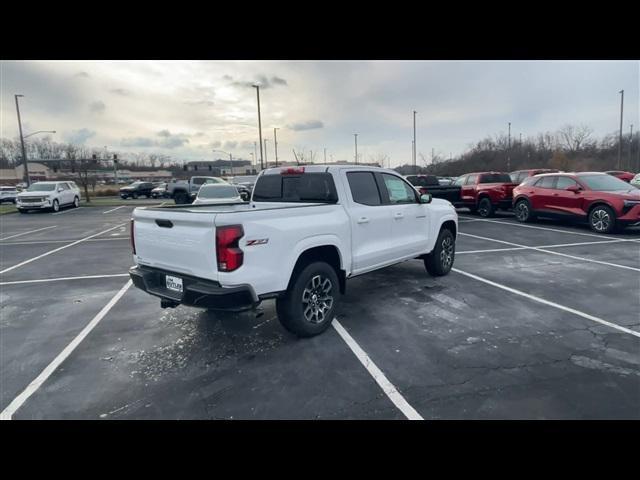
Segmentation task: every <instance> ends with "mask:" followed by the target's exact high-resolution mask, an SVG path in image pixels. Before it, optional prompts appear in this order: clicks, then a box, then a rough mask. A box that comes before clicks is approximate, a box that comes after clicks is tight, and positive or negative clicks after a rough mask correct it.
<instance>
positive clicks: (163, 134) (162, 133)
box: [158, 130, 171, 137]
mask: <svg viewBox="0 0 640 480" xmlns="http://www.w3.org/2000/svg"><path fill="white" fill-rule="evenodd" d="M158 136H159V137H170V136H171V132H170V131H169V130H160V131H159V132H158Z"/></svg>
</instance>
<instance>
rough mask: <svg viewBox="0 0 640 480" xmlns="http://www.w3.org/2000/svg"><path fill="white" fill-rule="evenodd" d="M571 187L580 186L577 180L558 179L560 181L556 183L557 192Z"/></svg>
mask: <svg viewBox="0 0 640 480" xmlns="http://www.w3.org/2000/svg"><path fill="white" fill-rule="evenodd" d="M571 185H578V184H577V183H576V181H575V180H573V179H571V178H569V177H558V181H557V182H556V186H555V188H556V189H557V190H566V188H567V187H570V186H571Z"/></svg>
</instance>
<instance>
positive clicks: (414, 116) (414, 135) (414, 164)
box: [413, 110, 418, 173]
mask: <svg viewBox="0 0 640 480" xmlns="http://www.w3.org/2000/svg"><path fill="white" fill-rule="evenodd" d="M416 113H418V112H416V111H415V110H414V111H413V172H414V173H416Z"/></svg>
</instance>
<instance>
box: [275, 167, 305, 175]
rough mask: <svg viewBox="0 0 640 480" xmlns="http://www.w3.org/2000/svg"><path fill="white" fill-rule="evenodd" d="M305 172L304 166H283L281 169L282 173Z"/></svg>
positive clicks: (296, 173)
mask: <svg viewBox="0 0 640 480" xmlns="http://www.w3.org/2000/svg"><path fill="white" fill-rule="evenodd" d="M303 173H304V167H298V168H283V169H282V170H280V175H301V174H303Z"/></svg>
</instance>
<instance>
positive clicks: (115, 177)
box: [113, 153, 118, 185]
mask: <svg viewBox="0 0 640 480" xmlns="http://www.w3.org/2000/svg"><path fill="white" fill-rule="evenodd" d="M113 180H114V181H115V182H116V185H118V155H116V154H115V153H114V154H113Z"/></svg>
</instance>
